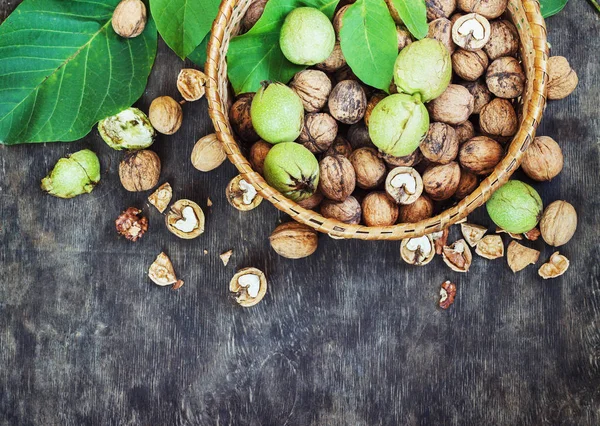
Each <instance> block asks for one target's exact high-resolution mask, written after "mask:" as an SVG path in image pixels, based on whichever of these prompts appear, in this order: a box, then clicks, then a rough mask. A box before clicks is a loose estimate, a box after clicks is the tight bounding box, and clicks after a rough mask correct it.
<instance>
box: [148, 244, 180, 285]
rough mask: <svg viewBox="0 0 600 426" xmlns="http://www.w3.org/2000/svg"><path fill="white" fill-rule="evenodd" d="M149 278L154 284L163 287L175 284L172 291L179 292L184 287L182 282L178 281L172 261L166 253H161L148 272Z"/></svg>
mask: <svg viewBox="0 0 600 426" xmlns="http://www.w3.org/2000/svg"><path fill="white" fill-rule="evenodd" d="M148 278H150V279H151V280H152V282H154V284H156V285H159V286H161V287H164V286H167V285H171V284H173V287H172V289H173V290H177V289H178V288H181V286H182V285H183V281H182V280H178V279H177V276H176V275H175V270H174V269H173V264H172V263H171V259H169V257H168V256H167V255H166V254H165V253H164V252H161V253H160V254H159V255H158V256H156V259H155V260H154V262H152V265H150V269H149V270H148Z"/></svg>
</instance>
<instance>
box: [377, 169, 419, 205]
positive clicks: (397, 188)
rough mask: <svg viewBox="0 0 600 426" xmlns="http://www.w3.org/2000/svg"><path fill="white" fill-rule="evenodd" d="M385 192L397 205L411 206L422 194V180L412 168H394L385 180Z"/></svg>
mask: <svg viewBox="0 0 600 426" xmlns="http://www.w3.org/2000/svg"><path fill="white" fill-rule="evenodd" d="M385 192H387V194H388V195H389V196H390V197H391V198H392V199H393V200H394V201H395V202H396V203H398V204H403V205H406V204H412V203H414V202H415V201H417V198H419V197H420V196H421V194H422V193H423V180H422V179H421V175H420V174H419V173H418V172H417V171H416V170H415V169H413V168H412V167H396V168H394V169H392V170H390V172H389V173H388V175H387V178H386V179H385Z"/></svg>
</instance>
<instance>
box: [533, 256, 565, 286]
mask: <svg viewBox="0 0 600 426" xmlns="http://www.w3.org/2000/svg"><path fill="white" fill-rule="evenodd" d="M567 269H569V259H567V258H566V257H564V256H563V255H562V254H560V253H559V252H557V251H556V252H554V253H552V256H550V260H548V262H547V263H544V264H543V265H542V266H541V267H540V269H539V271H538V274H540V277H542V278H543V279H545V280H547V279H549V278H556V277H559V276H561V275H562V274H564V273H565V272H567Z"/></svg>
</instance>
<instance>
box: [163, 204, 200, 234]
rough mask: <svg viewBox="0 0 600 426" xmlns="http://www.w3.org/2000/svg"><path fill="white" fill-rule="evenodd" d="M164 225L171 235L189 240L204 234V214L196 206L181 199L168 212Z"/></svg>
mask: <svg viewBox="0 0 600 426" xmlns="http://www.w3.org/2000/svg"><path fill="white" fill-rule="evenodd" d="M188 207H189V208H190V209H191V210H190V209H188ZM165 223H166V225H167V229H168V230H169V231H170V232H171V233H173V234H175V235H177V236H178V237H179V238H182V239H184V240H191V239H193V238H196V237H198V236H199V235H201V234H202V233H203V232H204V212H203V211H202V209H201V208H200V206H199V205H198V204H196V203H194V202H193V201H190V200H186V199H185V198H182V199H181V200H177V201H176V202H175V203H173V205H172V206H171V208H170V209H169V210H168V212H167V215H166V216H165Z"/></svg>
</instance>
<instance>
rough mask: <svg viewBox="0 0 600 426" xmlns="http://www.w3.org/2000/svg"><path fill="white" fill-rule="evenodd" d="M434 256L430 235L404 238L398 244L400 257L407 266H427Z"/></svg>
mask: <svg viewBox="0 0 600 426" xmlns="http://www.w3.org/2000/svg"><path fill="white" fill-rule="evenodd" d="M434 256H435V250H434V249H433V239H432V238H431V235H423V236H422V237H414V238H405V239H404V240H402V242H401V243H400V257H402V260H404V261H405V262H406V263H408V264H409V265H416V266H423V265H427V264H428V263H429V262H431V260H432V259H433V258H434Z"/></svg>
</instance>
